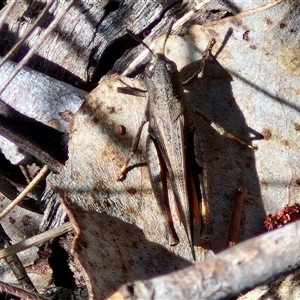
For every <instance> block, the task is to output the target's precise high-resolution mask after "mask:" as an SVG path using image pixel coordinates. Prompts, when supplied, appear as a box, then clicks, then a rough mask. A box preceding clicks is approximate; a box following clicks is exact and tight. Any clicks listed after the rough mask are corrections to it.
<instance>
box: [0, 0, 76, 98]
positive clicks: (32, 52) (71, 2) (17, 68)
mask: <svg viewBox="0 0 300 300" xmlns="http://www.w3.org/2000/svg"><path fill="white" fill-rule="evenodd" d="M73 2H74V0H71V1H70V2H69V3H67V4H66V5H65V7H63V8H62V10H61V12H60V13H59V15H58V16H57V17H56V18H55V19H54V21H53V22H52V23H51V24H50V25H49V27H48V28H47V29H46V30H45V31H44V33H43V34H42V35H41V36H40V38H39V42H38V43H36V44H35V45H34V46H33V47H32V48H31V49H30V50H29V51H28V52H27V54H26V55H25V56H24V58H23V59H22V60H21V62H20V63H19V64H18V65H17V66H16V68H15V69H14V71H13V72H12V73H11V74H10V75H9V76H8V78H7V79H6V80H5V82H4V83H3V85H2V87H1V88H0V94H2V92H3V91H4V90H5V89H6V87H7V86H8V85H9V83H10V82H11V81H12V80H13V78H14V77H15V76H16V75H17V74H18V72H19V71H20V70H21V69H22V68H23V66H24V65H26V64H27V63H28V61H29V60H30V58H31V57H32V55H33V54H34V52H35V51H36V49H37V48H38V47H39V45H40V44H41V43H42V42H43V40H44V39H45V38H46V37H47V35H48V34H49V33H50V32H51V31H52V30H53V29H54V28H55V27H56V25H57V23H58V22H59V21H60V20H61V19H62V18H63V17H64V16H65V14H66V13H67V11H68V10H69V9H70V8H71V6H72V5H73Z"/></svg>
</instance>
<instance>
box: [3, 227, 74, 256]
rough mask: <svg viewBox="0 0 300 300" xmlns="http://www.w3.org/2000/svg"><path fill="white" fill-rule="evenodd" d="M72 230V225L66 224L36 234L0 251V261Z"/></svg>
mask: <svg viewBox="0 0 300 300" xmlns="http://www.w3.org/2000/svg"><path fill="white" fill-rule="evenodd" d="M72 229H73V225H72V224H71V223H70V222H67V223H65V224H63V225H61V226H59V227H56V228H54V229H51V230H48V231H45V232H43V233H40V234H37V235H35V236H33V237H31V238H29V239H26V240H24V241H21V242H19V243H17V244H14V245H12V246H10V247H8V248H5V249H2V250H0V259H2V258H5V257H7V256H11V255H14V254H16V253H18V252H21V251H24V250H26V249H28V248H30V247H33V246H36V245H39V244H42V243H45V242H47V241H49V240H52V239H54V238H55V237H58V236H60V235H62V234H64V233H66V232H68V231H71V230H72Z"/></svg>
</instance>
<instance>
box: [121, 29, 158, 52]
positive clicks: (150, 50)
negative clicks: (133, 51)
mask: <svg viewBox="0 0 300 300" xmlns="http://www.w3.org/2000/svg"><path fill="white" fill-rule="evenodd" d="M126 32H127V33H128V34H129V35H130V36H131V37H132V38H133V39H135V40H136V41H137V42H139V43H140V44H142V45H143V46H144V47H146V48H147V49H148V50H149V52H150V53H151V54H152V55H153V56H155V57H156V55H155V53H154V52H153V51H152V49H151V48H150V47H149V46H148V45H147V44H146V43H145V42H144V41H143V40H142V39H140V38H139V37H138V36H137V35H135V34H134V33H133V32H132V31H130V30H129V29H126Z"/></svg>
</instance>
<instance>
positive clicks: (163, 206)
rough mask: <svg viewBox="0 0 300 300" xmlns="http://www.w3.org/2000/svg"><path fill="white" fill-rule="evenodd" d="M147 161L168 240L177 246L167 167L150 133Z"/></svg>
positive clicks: (177, 239)
mask: <svg viewBox="0 0 300 300" xmlns="http://www.w3.org/2000/svg"><path fill="white" fill-rule="evenodd" d="M146 148H147V150H146V151H147V163H148V169H149V175H150V180H151V185H152V189H153V192H154V195H155V198H156V200H157V204H158V206H159V209H160V211H161V214H162V215H163V220H164V225H165V228H166V231H167V237H168V242H169V245H170V246H176V245H177V244H178V243H179V238H178V236H177V234H176V231H175V228H174V224H173V219H172V215H171V210H170V204H169V200H168V187H167V178H166V176H167V168H166V166H165V164H164V162H163V159H162V155H161V153H160V151H159V149H158V147H157V145H156V143H155V141H154V140H153V138H152V137H151V136H150V135H149V136H148V138H147V145H146Z"/></svg>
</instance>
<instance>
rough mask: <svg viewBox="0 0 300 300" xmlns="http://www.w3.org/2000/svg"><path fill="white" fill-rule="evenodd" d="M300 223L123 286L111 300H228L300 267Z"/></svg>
mask: <svg viewBox="0 0 300 300" xmlns="http://www.w3.org/2000/svg"><path fill="white" fill-rule="evenodd" d="M299 235H300V221H297V222H294V223H292V224H289V225H286V226H285V227H283V228H281V229H277V230H274V231H272V232H269V233H266V234H263V235H261V236H259V237H256V238H253V239H251V240H248V241H246V242H243V243H240V244H239V245H237V246H234V247H232V248H230V249H228V250H225V251H223V252H221V253H219V254H218V255H216V257H215V258H214V259H212V260H207V261H204V262H201V263H198V264H196V265H194V266H192V267H188V268H186V269H183V270H180V271H178V272H173V273H171V274H168V275H165V276H159V277H155V278H153V279H150V280H143V281H135V282H133V283H127V284H126V285H124V286H122V287H121V288H120V289H119V290H118V291H117V292H116V293H114V294H113V295H112V296H111V297H110V298H109V299H110V300H114V299H119V300H120V299H144V300H146V299H210V300H213V299H215V300H217V299H228V298H230V297H233V296H236V295H237V294H239V293H244V292H246V291H249V290H251V289H253V288H255V287H257V286H259V285H262V284H266V283H269V282H272V281H274V280H275V279H279V278H280V277H282V276H284V275H287V274H289V273H292V272H293V271H295V269H297V268H299V267H300V254H299V247H300V239H299Z"/></svg>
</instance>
